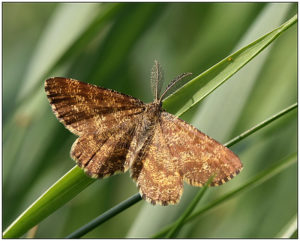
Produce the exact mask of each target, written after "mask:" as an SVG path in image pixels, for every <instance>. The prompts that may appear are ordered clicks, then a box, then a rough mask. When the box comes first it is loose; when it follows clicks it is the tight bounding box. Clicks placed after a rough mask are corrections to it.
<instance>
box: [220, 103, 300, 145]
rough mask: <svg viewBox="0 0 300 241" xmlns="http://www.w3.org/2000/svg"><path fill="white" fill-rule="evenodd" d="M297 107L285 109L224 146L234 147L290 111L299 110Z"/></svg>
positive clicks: (295, 105)
mask: <svg viewBox="0 0 300 241" xmlns="http://www.w3.org/2000/svg"><path fill="white" fill-rule="evenodd" d="M297 106H298V103H294V104H292V105H290V106H289V107H287V108H285V109H283V110H282V111H280V112H278V113H277V114H275V115H273V116H271V117H270V118H268V119H266V120H264V121H263V122H261V123H259V124H257V125H256V126H253V127H252V128H250V129H249V130H247V131H245V132H244V133H242V134H240V135H238V136H237V137H235V138H233V139H231V140H230V141H228V142H227V143H225V144H224V146H227V147H230V146H233V145H234V144H235V143H237V142H239V141H241V140H243V139H245V138H246V137H247V136H249V135H251V134H252V133H254V132H256V131H258V130H259V129H261V128H263V127H265V126H266V125H268V124H270V123H271V122H273V121H275V120H277V119H278V118H280V117H281V116H284V115H285V114H287V113H289V112H290V111H292V110H294V109H295V108H297Z"/></svg>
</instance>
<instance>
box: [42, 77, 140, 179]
mask: <svg viewBox="0 0 300 241" xmlns="http://www.w3.org/2000/svg"><path fill="white" fill-rule="evenodd" d="M45 91H46V93H47V97H48V99H49V102H50V105H51V107H52V110H53V112H54V114H55V115H56V117H57V118H58V119H59V120H60V122H62V123H63V124H64V125H65V127H66V128H68V129H69V130H70V131H71V132H73V133H74V134H76V135H78V136H79V138H78V139H77V140H76V141H75V142H74V144H73V146H72V149H71V157H72V158H73V159H74V160H75V161H76V162H77V164H78V166H80V167H81V168H84V170H85V171H86V172H87V174H88V175H89V176H91V177H94V178H96V177H99V178H100V177H106V176H110V175H112V174H114V173H116V172H123V171H124V165H123V164H124V161H125V158H126V154H127V151H128V146H129V144H130V142H131V138H132V135H133V130H134V128H135V125H136V123H137V121H138V117H137V116H139V114H140V113H142V112H143V110H144V103H143V102H142V101H140V100H138V99H135V98H133V97H130V96H127V95H124V94H120V93H118V92H116V91H113V90H109V89H104V88H101V87H98V86H95V85H91V84H87V83H84V82H80V81H77V80H73V79H68V78H59V77H56V78H50V79H48V80H46V82H45Z"/></svg>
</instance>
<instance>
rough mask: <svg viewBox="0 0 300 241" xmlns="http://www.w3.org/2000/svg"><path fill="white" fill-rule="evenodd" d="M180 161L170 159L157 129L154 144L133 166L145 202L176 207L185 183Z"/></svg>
mask: <svg viewBox="0 0 300 241" xmlns="http://www.w3.org/2000/svg"><path fill="white" fill-rule="evenodd" d="M177 165H178V163H177V159H176V158H174V157H172V156H170V152H169V150H168V145H167V143H166V140H165V139H164V137H163V133H162V132H161V128H159V127H158V126H157V127H156V128H155V131H154V135H153V137H152V139H151V141H150V142H149V143H148V145H147V146H146V149H145V150H144V152H143V155H141V157H140V160H137V161H135V162H134V163H133V165H132V166H131V167H130V172H131V177H132V178H133V180H134V181H136V183H137V186H138V188H139V192H140V194H141V196H142V197H143V199H145V200H147V201H148V202H150V203H152V204H157V203H158V204H161V205H168V204H176V203H178V202H179V200H180V197H181V195H182V192H183V180H182V177H181V176H180V174H179V172H178V169H177Z"/></svg>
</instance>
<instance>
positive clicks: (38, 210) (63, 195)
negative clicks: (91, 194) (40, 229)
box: [3, 166, 95, 238]
mask: <svg viewBox="0 0 300 241" xmlns="http://www.w3.org/2000/svg"><path fill="white" fill-rule="evenodd" d="M94 181H95V179H91V178H89V177H88V176H87V175H85V174H84V172H83V171H82V170H81V169H80V168H79V167H77V166H75V167H74V168H72V169H71V170H70V171H69V172H68V173H66V174H65V175H64V176H63V177H62V178H61V179H59V180H58V181H57V182H56V183H54V184H53V185H52V186H51V187H50V188H49V189H48V190H47V191H46V192H45V193H44V194H43V195H41V196H40V198H38V199H37V200H36V201H35V202H34V203H33V204H32V205H31V206H30V207H28V208H27V209H26V210H25V211H24V212H23V213H22V214H21V215H20V216H19V217H18V218H17V219H16V220H15V221H14V222H13V223H12V224H11V225H10V226H9V227H8V228H7V229H6V230H5V231H4V233H3V238H17V237H20V236H21V235H23V234H24V233H25V232H27V231H28V230H29V229H30V228H32V227H33V226H35V225H36V224H38V223H39V222H41V221H42V220H43V219H44V218H45V217H47V216H49V215H50V214H51V213H53V212H54V211H55V210H57V209H58V208H60V207H61V206H62V205H64V204H65V203H66V202H67V201H69V200H70V199H72V198H73V197H74V196H76V195H77V194H78V193H79V192H81V191H82V190H84V189H85V188H86V187H87V186H89V185H90V184H92V183H93V182H94Z"/></svg>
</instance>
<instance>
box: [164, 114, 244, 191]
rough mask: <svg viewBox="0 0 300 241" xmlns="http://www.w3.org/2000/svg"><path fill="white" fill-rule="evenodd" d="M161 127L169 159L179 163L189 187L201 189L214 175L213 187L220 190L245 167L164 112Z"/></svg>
mask: <svg viewBox="0 0 300 241" xmlns="http://www.w3.org/2000/svg"><path fill="white" fill-rule="evenodd" d="M160 125H161V129H162V133H163V136H164V140H165V142H166V143H167V145H168V149H169V151H170V156H172V157H173V158H175V159H176V160H177V161H178V166H177V168H178V172H179V173H180V174H181V175H182V176H183V179H184V180H185V181H186V182H187V183H189V184H191V185H193V186H202V185H203V184H205V183H206V182H207V181H208V179H209V178H210V177H211V176H212V175H214V179H213V181H212V183H211V185H212V186H217V185H221V184H223V183H225V182H227V181H228V180H230V179H231V178H233V177H234V176H235V175H236V174H238V173H239V172H240V171H241V169H242V163H241V161H240V159H239V158H238V157H237V156H236V155H235V154H234V153H233V152H232V151H231V150H229V149H228V148H227V147H225V146H223V145H222V144H220V143H218V142H217V141H216V140H214V139H212V138H210V137H208V136H207V135H205V134H204V133H202V132H201V131H199V130H198V129H196V128H195V127H193V126H192V125H189V124H188V123H186V122H185V121H183V120H181V119H179V118H177V117H176V116H174V115H171V114H169V113H167V112H162V113H161V122H160Z"/></svg>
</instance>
